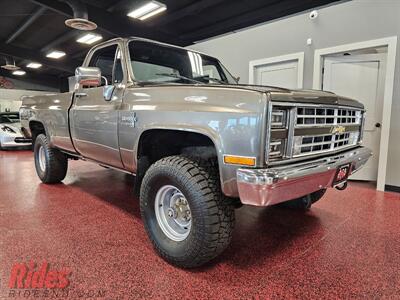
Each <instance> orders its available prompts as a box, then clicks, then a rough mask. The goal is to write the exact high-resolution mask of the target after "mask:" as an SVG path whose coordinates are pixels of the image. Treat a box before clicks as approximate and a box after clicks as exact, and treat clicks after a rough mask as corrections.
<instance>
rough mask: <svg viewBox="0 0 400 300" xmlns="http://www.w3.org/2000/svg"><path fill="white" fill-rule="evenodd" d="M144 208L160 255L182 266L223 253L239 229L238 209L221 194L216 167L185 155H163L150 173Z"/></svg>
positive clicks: (145, 180)
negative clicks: (236, 216)
mask: <svg viewBox="0 0 400 300" xmlns="http://www.w3.org/2000/svg"><path fill="white" fill-rule="evenodd" d="M140 210H141V215H142V219H143V222H144V225H145V228H146V231H147V233H148V235H149V238H150V240H151V242H152V243H153V246H154V248H155V249H156V251H157V252H158V254H159V255H160V256H161V257H162V258H164V259H165V260H166V261H168V262H169V263H171V264H173V265H176V266H178V267H182V268H193V267H197V266H200V265H202V264H204V263H206V262H208V261H210V260H211V259H213V258H215V257H216V256H218V255H219V254H220V253H222V252H223V251H224V250H225V248H226V247H227V246H228V245H229V243H230V241H231V237H232V232H233V228H234V216H235V215H234V208H233V206H232V205H231V204H230V203H228V201H227V200H226V199H225V197H224V196H223V194H222V193H221V189H220V184H219V179H218V176H217V166H216V164H215V163H211V162H207V163H206V162H200V161H197V160H193V159H189V158H186V157H183V156H171V157H167V158H163V159H161V160H159V161H157V162H156V163H155V164H153V165H152V166H151V167H150V168H149V170H148V171H147V172H146V174H145V176H144V178H143V183H142V188H141V193H140Z"/></svg>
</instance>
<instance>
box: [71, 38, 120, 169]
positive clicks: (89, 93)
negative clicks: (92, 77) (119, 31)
mask: <svg viewBox="0 0 400 300" xmlns="http://www.w3.org/2000/svg"><path fill="white" fill-rule="evenodd" d="M89 67H98V68H100V70H101V75H102V86H100V87H93V88H84V87H82V88H80V90H79V93H75V99H74V104H73V106H72V108H71V110H70V122H71V136H72V140H73V142H74V146H75V149H76V150H77V151H78V152H79V153H80V154H81V155H82V156H84V157H86V158H90V159H93V160H96V161H98V162H102V163H104V164H107V165H110V166H114V167H117V168H122V167H123V165H122V161H121V156H120V151H119V144H118V112H119V110H120V107H121V105H122V96H123V91H124V89H123V85H122V82H123V79H124V69H123V65H122V54H121V51H120V46H118V44H108V45H106V46H102V47H101V48H98V49H96V50H95V51H94V52H93V54H92V56H91V58H90V62H89ZM105 92H106V93H105ZM107 93H108V95H109V96H108V97H105V95H107ZM110 95H111V96H110Z"/></svg>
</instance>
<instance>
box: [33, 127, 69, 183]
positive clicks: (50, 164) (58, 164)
mask: <svg viewBox="0 0 400 300" xmlns="http://www.w3.org/2000/svg"><path fill="white" fill-rule="evenodd" d="M41 147H43V150H44V154H45V165H46V167H45V170H44V171H43V170H42V169H41V167H40V163H39V149H40V148H41ZM33 148H34V157H35V168H36V173H37V175H38V176H39V178H40V180H41V181H42V182H43V183H46V184H54V183H60V182H61V181H62V180H63V179H64V178H65V176H66V175H67V169H68V159H67V157H66V156H65V154H63V153H62V152H60V151H59V150H57V149H55V148H51V147H49V144H48V141H47V137H46V136H45V135H44V134H39V135H38V136H37V138H36V140H35V144H34V146H33Z"/></svg>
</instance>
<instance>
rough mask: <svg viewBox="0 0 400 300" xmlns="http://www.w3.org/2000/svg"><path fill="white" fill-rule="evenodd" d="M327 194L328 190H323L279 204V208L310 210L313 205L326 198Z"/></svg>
mask: <svg viewBox="0 0 400 300" xmlns="http://www.w3.org/2000/svg"><path fill="white" fill-rule="evenodd" d="M325 192H326V189H322V190H319V191H316V192H314V193H311V194H309V195H306V196H303V197H300V198H297V199H293V200H290V201H286V202H282V203H279V204H278V206H280V207H285V208H290V209H298V210H308V209H310V208H311V205H313V204H314V203H315V202H317V201H319V200H320V199H321V198H322V197H323V196H324V194H325Z"/></svg>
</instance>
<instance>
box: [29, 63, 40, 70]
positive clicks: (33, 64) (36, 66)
mask: <svg viewBox="0 0 400 300" xmlns="http://www.w3.org/2000/svg"><path fill="white" fill-rule="evenodd" d="M26 66H27V67H28V68H31V69H39V68H41V67H42V64H39V63H34V62H31V63H29V64H27V65H26Z"/></svg>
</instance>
